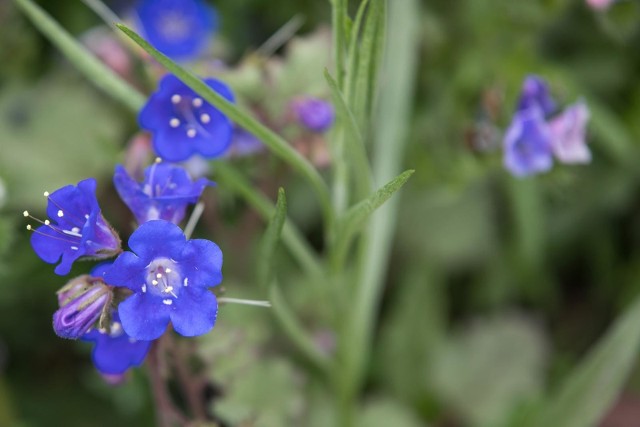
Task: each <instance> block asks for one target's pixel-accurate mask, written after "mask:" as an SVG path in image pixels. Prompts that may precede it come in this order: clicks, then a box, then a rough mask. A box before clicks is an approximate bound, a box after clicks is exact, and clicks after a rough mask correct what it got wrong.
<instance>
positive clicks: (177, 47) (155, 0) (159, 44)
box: [136, 0, 217, 59]
mask: <svg viewBox="0 0 640 427" xmlns="http://www.w3.org/2000/svg"><path fill="white" fill-rule="evenodd" d="M136 12H137V15H138V20H139V21H140V25H141V26H142V31H143V33H144V35H145V38H146V39H147V40H148V41H149V43H151V44H152V45H153V46H154V47H155V48H156V49H158V50H159V51H160V52H162V53H164V54H165V55H167V56H169V57H171V58H174V59H191V58H194V57H197V56H198V55H200V54H201V53H202V51H203V50H204V49H205V48H206V46H207V42H208V40H209V39H210V38H211V36H212V34H213V32H214V31H215V29H216V23H217V22H216V21H217V16H216V13H215V10H214V9H213V8H212V7H209V6H207V4H206V3H205V2H204V1H201V0H142V1H140V2H138V4H137V6H136Z"/></svg>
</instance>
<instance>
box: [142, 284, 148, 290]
mask: <svg viewBox="0 0 640 427" xmlns="http://www.w3.org/2000/svg"><path fill="white" fill-rule="evenodd" d="M142 292H147V285H146V283H143V284H142Z"/></svg>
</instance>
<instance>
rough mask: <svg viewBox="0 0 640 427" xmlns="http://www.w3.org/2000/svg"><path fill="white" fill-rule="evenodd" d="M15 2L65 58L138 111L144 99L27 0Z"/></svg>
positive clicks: (100, 86) (106, 90)
mask: <svg viewBox="0 0 640 427" xmlns="http://www.w3.org/2000/svg"><path fill="white" fill-rule="evenodd" d="M15 3H16V5H18V7H19V8H20V9H21V10H22V11H23V12H24V14H25V15H27V17H29V19H30V20H31V22H32V23H33V25H35V26H36V28H38V30H40V31H41V32H42V34H44V35H45V36H46V37H47V38H48V39H49V40H50V41H51V42H52V43H53V44H54V45H55V46H56V47H57V48H58V49H60V51H61V52H62V53H63V54H64V55H65V56H66V57H67V59H68V60H69V61H70V62H71V63H72V64H73V65H74V66H75V67H76V68H77V69H78V70H80V72H82V73H83V74H84V75H85V76H86V77H87V78H88V79H89V80H91V81H92V82H93V84H95V85H96V86H97V87H98V88H100V89H101V90H102V91H104V92H105V93H107V94H108V95H110V96H112V97H113V98H115V99H116V100H118V101H120V102H122V103H123V104H124V105H126V106H127V107H129V108H130V109H131V110H133V111H134V112H136V113H137V112H138V111H139V110H140V108H142V105H143V104H144V102H145V100H146V98H145V97H144V95H142V94H141V93H140V92H138V91H137V90H136V89H135V88H133V87H132V86H130V85H129V84H128V83H126V82H125V81H124V80H122V79H121V78H120V77H118V75H116V74H115V73H114V72H113V71H111V69H109V68H108V67H107V66H106V65H104V64H103V63H102V62H100V61H99V60H98V59H97V58H96V57H95V56H93V55H92V54H91V53H90V52H89V51H87V50H86V49H85V48H84V46H82V45H81V44H80V43H78V42H77V41H76V40H75V39H74V38H73V37H72V36H71V35H70V34H69V33H68V32H66V31H65V30H64V29H63V28H62V27H61V26H60V24H58V23H57V22H56V21H54V20H53V19H52V18H51V17H50V16H49V15H48V14H47V13H46V12H45V11H44V10H42V8H41V7H40V6H38V5H37V4H35V3H34V2H32V1H31V0H15Z"/></svg>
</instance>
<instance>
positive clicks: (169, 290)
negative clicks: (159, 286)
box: [162, 286, 173, 294]
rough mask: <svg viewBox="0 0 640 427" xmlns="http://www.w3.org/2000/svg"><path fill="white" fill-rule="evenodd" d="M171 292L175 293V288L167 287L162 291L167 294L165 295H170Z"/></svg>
mask: <svg viewBox="0 0 640 427" xmlns="http://www.w3.org/2000/svg"><path fill="white" fill-rule="evenodd" d="M171 291H173V286H167V287H166V288H164V291H162V292H165V293H167V294H168V293H169V292H171Z"/></svg>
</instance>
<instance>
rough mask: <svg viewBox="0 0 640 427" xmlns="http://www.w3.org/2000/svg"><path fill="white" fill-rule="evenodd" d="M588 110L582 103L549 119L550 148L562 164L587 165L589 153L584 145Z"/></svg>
mask: <svg viewBox="0 0 640 427" xmlns="http://www.w3.org/2000/svg"><path fill="white" fill-rule="evenodd" d="M588 120H589V108H588V107H587V104H586V103H585V102H584V101H578V102H576V103H575V104H573V105H571V106H569V107H567V108H566V109H565V110H564V111H563V112H562V113H560V114H559V115H558V116H556V117H554V118H553V119H551V121H550V122H549V129H550V131H551V148H552V149H553V153H554V154H555V156H556V157H557V158H558V160H560V161H561V162H562V163H589V162H590V161H591V152H590V151H589V147H587V144H586V141H585V140H586V136H585V133H586V128H587V121H588Z"/></svg>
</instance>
